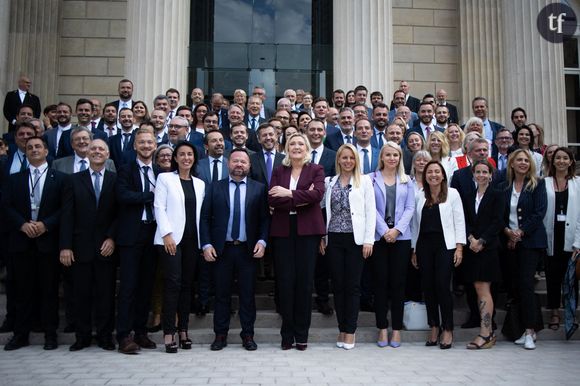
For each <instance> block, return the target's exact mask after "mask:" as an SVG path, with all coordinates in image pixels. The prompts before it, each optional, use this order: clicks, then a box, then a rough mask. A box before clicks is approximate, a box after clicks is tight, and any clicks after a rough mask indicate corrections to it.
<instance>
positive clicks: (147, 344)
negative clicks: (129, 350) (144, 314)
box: [133, 334, 157, 350]
mask: <svg viewBox="0 0 580 386" xmlns="http://www.w3.org/2000/svg"><path fill="white" fill-rule="evenodd" d="M133 342H135V343H137V344H138V345H139V347H141V348H147V349H150V350H153V349H156V348H157V345H156V344H155V342H153V341H152V340H151V339H149V337H148V336H147V335H145V334H143V335H135V337H134V338H133Z"/></svg>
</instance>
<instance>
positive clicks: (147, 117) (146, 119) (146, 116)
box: [131, 101, 151, 121]
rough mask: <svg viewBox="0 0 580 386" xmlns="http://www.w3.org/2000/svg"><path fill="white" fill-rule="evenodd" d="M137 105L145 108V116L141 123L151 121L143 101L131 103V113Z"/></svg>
mask: <svg viewBox="0 0 580 386" xmlns="http://www.w3.org/2000/svg"><path fill="white" fill-rule="evenodd" d="M139 103H140V104H142V105H143V107H145V116H144V117H143V121H149V120H150V119H151V117H150V116H149V108H148V107H147V103H145V102H143V101H135V102H133V106H131V111H133V109H134V108H135V106H136V105H137V104H139Z"/></svg>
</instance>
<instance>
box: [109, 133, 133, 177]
mask: <svg viewBox="0 0 580 386" xmlns="http://www.w3.org/2000/svg"><path fill="white" fill-rule="evenodd" d="M121 142H123V134H122V133H117V134H115V135H113V136H112V137H111V138H109V152H110V154H111V155H110V158H111V159H112V160H113V162H114V163H115V167H116V168H117V170H119V169H120V168H121V167H122V166H123V165H125V164H127V163H130V162H133V161H135V158H136V157H137V153H136V152H135V149H134V148H133V143H134V142H135V135H134V133H133V134H131V138H130V139H129V143H128V144H127V146H125V148H124V149H123V150H121Z"/></svg>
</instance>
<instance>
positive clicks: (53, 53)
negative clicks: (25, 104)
mask: <svg viewBox="0 0 580 386" xmlns="http://www.w3.org/2000/svg"><path fill="white" fill-rule="evenodd" d="M4 3H10V5H6V4H4ZM0 7H2V8H0V9H2V12H0V14H1V15H2V16H0V28H1V29H0V48H1V49H2V51H0V56H2V57H3V58H2V61H1V62H0V66H4V68H0V71H1V72H0V73H1V74H5V79H4V81H5V83H4V85H3V86H4V87H3V90H13V89H15V88H16V85H17V84H16V81H17V80H18V77H19V75H20V74H21V73H24V74H26V75H28V76H29V77H30V79H31V80H32V88H31V92H32V93H33V94H36V95H38V96H39V98H40V103H41V104H42V106H45V105H47V104H50V103H55V102H58V101H57V100H56V98H57V91H58V90H57V64H58V36H59V35H58V25H59V18H60V1H59V0H11V1H7V0H2V1H1V3H0ZM4 7H6V8H4ZM5 19H7V20H5ZM5 26H6V27H5ZM8 26H9V33H8V40H7V44H8V45H7V48H6V51H7V54H6V56H4V55H2V53H3V52H5V51H4V48H3V47H2V44H3V42H4V40H3V39H2V38H1V37H2V36H4V29H5V28H8Z"/></svg>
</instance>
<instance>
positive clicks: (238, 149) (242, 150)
mask: <svg viewBox="0 0 580 386" xmlns="http://www.w3.org/2000/svg"><path fill="white" fill-rule="evenodd" d="M234 153H244V154H245V155H247V156H248V158H249V157H250V154H249V153H248V151H247V150H246V149H244V148H241V147H234V148H233V149H232V150H231V151H230V157H231V156H232V154H234Z"/></svg>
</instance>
